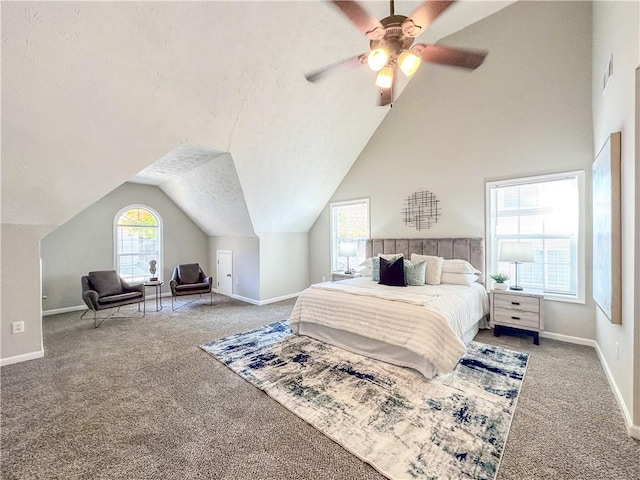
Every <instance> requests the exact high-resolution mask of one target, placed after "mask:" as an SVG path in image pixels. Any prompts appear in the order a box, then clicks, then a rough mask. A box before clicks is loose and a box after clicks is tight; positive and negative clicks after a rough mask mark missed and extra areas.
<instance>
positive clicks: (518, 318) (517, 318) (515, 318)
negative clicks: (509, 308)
mask: <svg viewBox="0 0 640 480" xmlns="http://www.w3.org/2000/svg"><path fill="white" fill-rule="evenodd" d="M511 318H513V319H514V320H520V317H511Z"/></svg>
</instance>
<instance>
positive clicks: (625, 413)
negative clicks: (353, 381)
mask: <svg viewBox="0 0 640 480" xmlns="http://www.w3.org/2000/svg"><path fill="white" fill-rule="evenodd" d="M596 352H597V353H598V358H599V359H600V365H602V369H603V370H604V374H605V376H606V377H607V380H608V381H609V385H610V386H611V390H612V391H613V396H614V397H616V400H617V401H618V405H619V406H620V410H621V411H622V417H623V418H624V423H625V425H626V427H627V433H628V434H629V436H630V437H633V438H638V439H640V428H638V427H637V426H636V425H634V424H633V419H632V418H631V412H629V409H628V408H627V406H626V405H625V403H624V400H623V398H622V393H620V389H619V388H618V384H617V383H616V381H615V379H614V378H613V374H612V373H611V369H610V368H609V364H607V361H606V360H605V358H604V354H603V353H602V350H601V349H600V345H599V344H598V342H596Z"/></svg>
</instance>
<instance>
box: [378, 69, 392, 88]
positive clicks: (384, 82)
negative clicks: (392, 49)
mask: <svg viewBox="0 0 640 480" xmlns="http://www.w3.org/2000/svg"><path fill="white" fill-rule="evenodd" d="M392 84H393V68H392V67H389V66H387V67H383V68H382V70H380V72H379V73H378V76H377V77H376V85H377V86H378V87H380V88H391V85H392Z"/></svg>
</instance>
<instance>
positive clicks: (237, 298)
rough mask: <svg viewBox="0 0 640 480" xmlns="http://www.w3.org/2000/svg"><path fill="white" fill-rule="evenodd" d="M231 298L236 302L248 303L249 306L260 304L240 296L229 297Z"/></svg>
mask: <svg viewBox="0 0 640 480" xmlns="http://www.w3.org/2000/svg"><path fill="white" fill-rule="evenodd" d="M231 298H235V299H236V300H240V301H241V302H245V303H250V304H251V305H260V302H259V301H258V300H254V299H253V298H247V297H243V296H242V295H236V294H235V293H234V294H232V295H231Z"/></svg>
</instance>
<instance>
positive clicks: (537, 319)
mask: <svg viewBox="0 0 640 480" xmlns="http://www.w3.org/2000/svg"><path fill="white" fill-rule="evenodd" d="M543 314H544V294H543V293H542V292H538V291H534V290H492V291H491V325H492V326H493V335H494V336H496V337H499V336H500V331H499V330H500V326H505V327H511V328H517V329H520V330H525V331H528V332H531V333H533V343H535V344H536V345H540V335H539V334H540V332H541V331H543V330H544V315H543Z"/></svg>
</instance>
